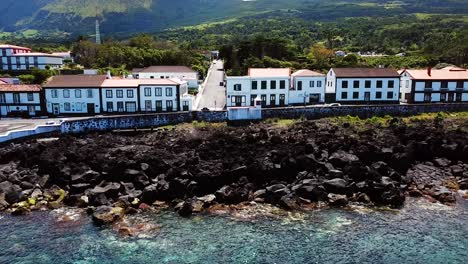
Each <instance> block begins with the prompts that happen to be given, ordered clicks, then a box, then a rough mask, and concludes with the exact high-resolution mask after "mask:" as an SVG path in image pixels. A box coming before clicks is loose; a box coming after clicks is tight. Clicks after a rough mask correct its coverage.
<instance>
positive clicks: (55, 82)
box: [43, 74, 194, 116]
mask: <svg viewBox="0 0 468 264" xmlns="http://www.w3.org/2000/svg"><path fill="white" fill-rule="evenodd" d="M43 88H44V94H45V100H46V101H45V104H46V106H47V112H48V113H49V114H50V115H53V116H59V115H94V114H120V113H122V114H124V113H136V112H138V113H142V112H145V113H146V112H175V111H191V110H192V105H193V99H194V98H193V96H191V95H189V94H187V90H188V88H187V82H185V81H181V80H179V79H125V78H119V77H112V76H110V74H108V75H107V76H106V75H60V76H54V77H52V78H51V79H50V80H49V81H48V82H47V83H46V84H45V85H44V86H43Z"/></svg>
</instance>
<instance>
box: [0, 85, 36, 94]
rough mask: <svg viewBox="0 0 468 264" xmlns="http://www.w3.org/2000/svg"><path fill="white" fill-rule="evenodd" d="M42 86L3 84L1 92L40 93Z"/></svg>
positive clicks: (0, 88)
mask: <svg viewBox="0 0 468 264" xmlns="http://www.w3.org/2000/svg"><path fill="white" fill-rule="evenodd" d="M40 91H41V86H40V85H37V84H1V83H0V92H40Z"/></svg>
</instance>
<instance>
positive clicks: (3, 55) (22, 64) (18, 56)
mask: <svg viewBox="0 0 468 264" xmlns="http://www.w3.org/2000/svg"><path fill="white" fill-rule="evenodd" d="M64 54H65V53H63V54H61V53H56V54H48V53H42V52H33V51H32V50H31V49H30V48H26V47H20V46H14V45H8V44H0V70H5V71H17V70H30V69H33V68H37V69H46V67H50V68H61V67H62V65H63V59H64V57H65V56H69V53H68V55H64Z"/></svg>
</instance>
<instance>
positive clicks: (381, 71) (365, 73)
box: [333, 68, 400, 78]
mask: <svg viewBox="0 0 468 264" xmlns="http://www.w3.org/2000/svg"><path fill="white" fill-rule="evenodd" d="M333 71H334V72H335V74H336V77H338V78H366V77H368V78H369V77H382V78H399V77H400V74H398V72H397V71H396V70H394V69H389V68H333Z"/></svg>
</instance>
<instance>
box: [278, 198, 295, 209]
mask: <svg viewBox="0 0 468 264" xmlns="http://www.w3.org/2000/svg"><path fill="white" fill-rule="evenodd" d="M279 205H280V206H281V207H283V208H284V209H287V210H298V209H299V204H298V202H297V199H296V197H294V196H293V195H291V194H289V195H285V196H283V197H281V199H280V202H279Z"/></svg>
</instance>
